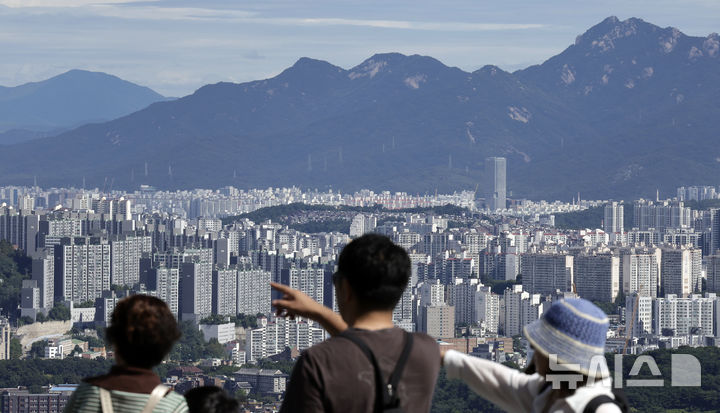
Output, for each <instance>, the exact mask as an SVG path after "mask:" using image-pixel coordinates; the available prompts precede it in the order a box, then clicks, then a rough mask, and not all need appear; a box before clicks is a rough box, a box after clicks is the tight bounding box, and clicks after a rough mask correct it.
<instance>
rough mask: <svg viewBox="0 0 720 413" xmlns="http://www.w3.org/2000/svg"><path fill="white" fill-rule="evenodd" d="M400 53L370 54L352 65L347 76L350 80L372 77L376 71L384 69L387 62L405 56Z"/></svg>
mask: <svg viewBox="0 0 720 413" xmlns="http://www.w3.org/2000/svg"><path fill="white" fill-rule="evenodd" d="M406 57H407V56H405V55H404V54H401V53H377V54H374V55H372V56H371V57H370V58H369V59H366V60H365V61H364V62H362V63H360V64H359V65H357V66H355V67H353V68H352V69H351V70H350V73H348V77H349V78H350V79H352V80H355V79H360V78H364V77H366V78H370V79H372V78H374V77H375V76H376V75H377V74H378V73H380V72H382V71H383V70H386V68H387V67H388V65H389V63H392V62H394V61H397V60H398V59H402V58H406Z"/></svg>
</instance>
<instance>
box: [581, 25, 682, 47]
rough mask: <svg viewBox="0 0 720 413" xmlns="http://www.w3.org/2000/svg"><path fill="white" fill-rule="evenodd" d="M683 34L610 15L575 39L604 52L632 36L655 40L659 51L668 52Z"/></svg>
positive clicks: (583, 44)
mask: <svg viewBox="0 0 720 413" xmlns="http://www.w3.org/2000/svg"><path fill="white" fill-rule="evenodd" d="M683 37H685V35H684V34H683V33H682V32H681V31H680V30H678V29H677V28H674V27H666V28H661V27H659V26H655V25H654V24H651V23H647V22H646V21H644V20H642V19H639V18H637V17H631V18H628V19H626V20H620V19H618V18H617V17H615V16H610V17H608V18H606V19H605V20H603V21H602V22H600V23H598V24H596V25H595V26H593V27H591V28H590V29H588V30H587V31H586V32H585V33H583V34H582V35H580V36H578V37H577V38H576V39H575V46H580V47H583V48H585V49H588V50H590V51H592V52H595V53H606V52H609V51H610V50H613V49H615V48H616V47H617V46H618V44H620V43H622V42H625V41H626V40H627V39H632V38H646V39H652V40H653V41H656V42H657V45H658V47H659V49H660V51H662V52H664V53H670V52H672V51H674V50H675V47H676V46H677V45H678V42H679V40H680V39H681V38H683Z"/></svg>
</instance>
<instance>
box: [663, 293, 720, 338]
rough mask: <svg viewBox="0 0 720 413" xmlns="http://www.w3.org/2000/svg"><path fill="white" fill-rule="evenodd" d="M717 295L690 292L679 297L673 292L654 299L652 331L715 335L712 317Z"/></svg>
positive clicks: (667, 333) (669, 333) (674, 333)
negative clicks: (685, 296)
mask: <svg viewBox="0 0 720 413" xmlns="http://www.w3.org/2000/svg"><path fill="white" fill-rule="evenodd" d="M716 305H717V297H716V296H715V294H712V293H711V294H708V295H707V297H702V296H701V295H700V294H691V295H690V296H689V297H687V298H681V297H678V296H676V295H675V294H668V295H667V296H665V298H658V299H657V300H655V308H654V314H653V316H654V317H653V318H654V320H653V321H654V332H655V334H658V335H674V336H683V335H688V334H699V335H706V336H714V335H715V327H714V323H713V318H714V315H715V307H716Z"/></svg>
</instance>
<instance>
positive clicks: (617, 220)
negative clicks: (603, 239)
mask: <svg viewBox="0 0 720 413" xmlns="http://www.w3.org/2000/svg"><path fill="white" fill-rule="evenodd" d="M624 212H625V208H624V206H623V204H621V203H619V202H611V203H609V204H607V205H605V215H604V219H603V231H605V232H607V233H623V232H624V229H625V228H624V224H623V219H624Z"/></svg>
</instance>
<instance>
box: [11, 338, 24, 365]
mask: <svg viewBox="0 0 720 413" xmlns="http://www.w3.org/2000/svg"><path fill="white" fill-rule="evenodd" d="M21 357H22V344H20V340H18V339H17V337H13V338H11V339H10V358H11V359H13V360H19V359H20V358H21Z"/></svg>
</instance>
